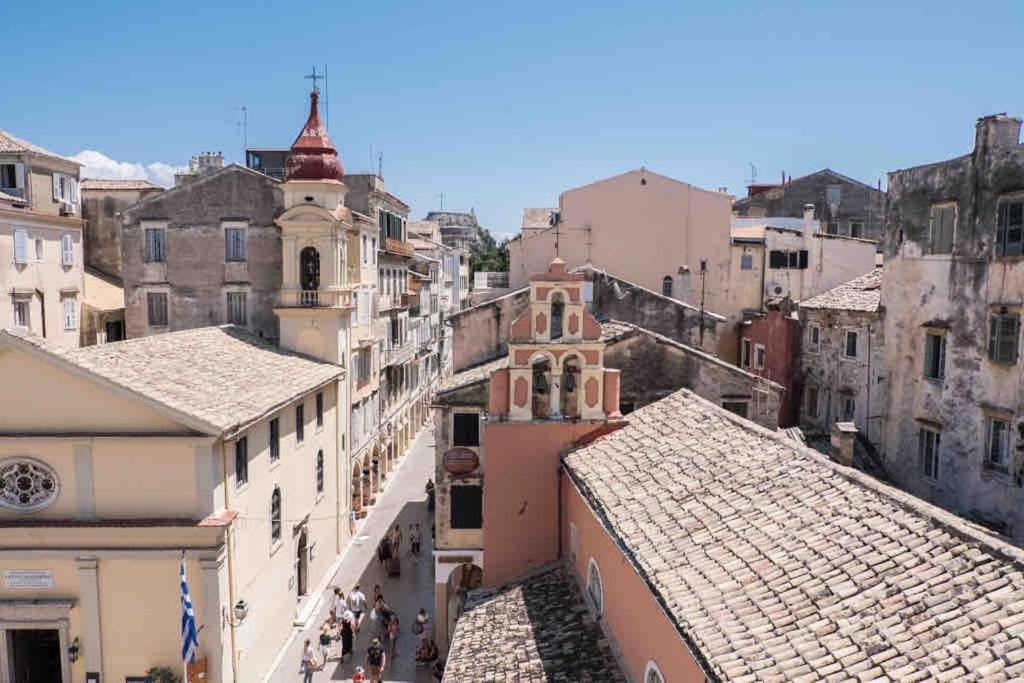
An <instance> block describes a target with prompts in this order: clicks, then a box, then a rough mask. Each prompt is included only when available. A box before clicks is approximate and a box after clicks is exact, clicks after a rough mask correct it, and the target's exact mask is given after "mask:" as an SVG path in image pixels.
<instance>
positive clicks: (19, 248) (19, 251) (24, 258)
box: [14, 230, 28, 263]
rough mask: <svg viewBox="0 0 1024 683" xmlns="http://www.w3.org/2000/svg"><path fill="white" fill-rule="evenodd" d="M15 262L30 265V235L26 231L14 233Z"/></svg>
mask: <svg viewBox="0 0 1024 683" xmlns="http://www.w3.org/2000/svg"><path fill="white" fill-rule="evenodd" d="M14 262H15V263H28V234H27V233H26V232H25V231H24V230H15V231H14Z"/></svg>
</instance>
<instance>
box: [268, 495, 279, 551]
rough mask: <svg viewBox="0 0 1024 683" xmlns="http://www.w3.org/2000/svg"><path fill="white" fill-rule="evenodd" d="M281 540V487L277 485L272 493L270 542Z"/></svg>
mask: <svg viewBox="0 0 1024 683" xmlns="http://www.w3.org/2000/svg"><path fill="white" fill-rule="evenodd" d="M280 540H281V487H279V486H275V487H274V492H273V493H271V494H270V542H271V543H277V542H278V541H280Z"/></svg>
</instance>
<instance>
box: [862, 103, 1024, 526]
mask: <svg viewBox="0 0 1024 683" xmlns="http://www.w3.org/2000/svg"><path fill="white" fill-rule="evenodd" d="M1020 128H1021V120H1020V119H1018V118H1012V117H1008V116H1006V115H1005V114H1000V115H996V116H986V117H984V118H981V119H979V120H978V122H977V124H976V127H975V143H974V149H973V151H971V152H970V153H968V154H965V155H963V156H960V157H957V158H955V159H951V160H949V161H942V162H939V163H934V164H928V165H925V166H917V167H913V168H907V169H902V170H899V171H894V172H892V173H890V174H889V198H888V212H887V223H888V230H887V233H886V239H885V257H886V259H885V260H886V267H885V270H886V274H885V280H884V283H883V287H882V305H883V306H884V307H885V309H886V318H885V336H886V352H885V364H886V366H887V368H888V370H889V373H890V380H889V385H890V387H889V397H890V402H889V405H890V409H889V416H888V420H887V428H886V432H885V451H886V456H887V459H888V466H889V469H890V471H891V474H892V476H893V477H894V478H895V480H896V481H897V482H898V483H899V484H900V485H901V486H903V487H904V488H906V489H908V490H909V491H911V492H913V493H914V494H916V495H918V496H921V497H922V498H925V499H927V500H930V501H932V502H934V503H936V504H939V505H942V506H944V507H947V508H950V509H952V510H954V511H956V512H958V513H959V514H961V515H964V516H966V517H968V518H971V519H973V520H975V521H978V522H981V523H983V524H986V525H988V526H989V527H991V528H993V529H995V530H998V531H1001V532H1003V533H1005V534H1007V535H1009V536H1012V537H1013V538H1014V539H1015V540H1017V541H1018V542H1019V541H1022V540H1024V489H1022V485H1024V453H1022V449H1024V419H1022V413H1024V406H1022V403H1024V381H1022V380H1024V373H1022V370H1021V354H1020V343H1021V342H1020V339H1021V324H1020V323H1021V312H1022V310H1024V261H1022V260H1021V256H1022V254H1024V146H1022V145H1021V144H1020Z"/></svg>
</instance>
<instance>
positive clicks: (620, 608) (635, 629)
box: [485, 475, 707, 683]
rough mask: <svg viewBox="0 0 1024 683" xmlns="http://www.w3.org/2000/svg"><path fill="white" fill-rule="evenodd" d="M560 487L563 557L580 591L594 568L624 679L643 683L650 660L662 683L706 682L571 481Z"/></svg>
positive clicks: (605, 620)
mask: <svg viewBox="0 0 1024 683" xmlns="http://www.w3.org/2000/svg"><path fill="white" fill-rule="evenodd" d="M561 482H562V484H561V496H562V514H563V520H564V521H563V523H562V529H561V534H562V556H563V557H564V558H566V560H567V561H568V562H569V564H570V566H571V567H572V568H573V569H575V571H576V574H577V576H578V577H580V583H581V585H583V586H586V577H587V571H588V567H589V563H590V558H594V561H595V562H596V563H597V567H598V570H599V571H600V574H601V583H602V585H603V596H604V610H603V615H602V617H601V620H602V622H603V625H604V628H605V631H606V632H608V633H609V634H610V635H611V637H612V640H613V641H614V643H615V645H616V646H617V648H618V655H619V657H620V662H621V663H622V665H623V667H624V668H625V670H626V673H627V675H628V677H629V680H633V681H643V680H644V672H645V670H646V668H647V663H648V662H649V661H651V660H653V661H654V662H655V663H656V664H657V665H658V668H659V669H660V670H661V673H662V675H663V676H664V677H665V680H666V681H671V682H672V683H683V682H687V681H693V682H694V683H703V681H705V680H707V677H706V676H705V675H704V672H703V671H702V670H701V668H700V666H699V665H698V664H697V661H696V660H695V659H694V657H693V655H692V654H690V650H689V648H688V647H687V645H686V643H685V642H684V641H683V639H682V637H681V636H680V635H679V632H678V631H677V630H676V627H675V625H674V624H673V623H672V622H671V621H670V620H669V618H668V616H666V614H665V612H664V611H663V610H662V609H661V606H660V605H659V604H658V602H657V601H656V600H655V598H654V595H653V594H652V593H651V590H650V588H649V587H648V586H647V584H646V583H645V582H644V580H643V579H641V578H640V575H639V574H637V573H636V570H635V569H634V568H633V565H631V564H630V563H629V561H628V560H627V559H626V557H625V556H624V555H623V554H622V552H621V551H620V550H619V548H618V547H617V546H616V545H615V543H614V542H613V541H612V539H611V537H610V536H609V535H608V532H607V531H606V530H605V528H604V527H603V526H602V525H601V522H600V521H599V520H598V519H597V517H595V516H594V513H593V511H592V510H591V509H590V506H589V505H588V504H587V501H586V500H585V499H584V498H583V496H582V495H581V494H580V492H579V490H578V489H577V488H576V486H575V484H573V482H572V480H571V479H570V478H569V477H568V476H567V475H565V476H562V478H561ZM570 523H572V524H574V525H575V526H576V539H577V543H576V557H575V559H573V558H572V557H571V550H572V546H571V539H570V533H569V524H570ZM485 573H486V572H485Z"/></svg>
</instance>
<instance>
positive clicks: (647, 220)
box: [509, 168, 742, 359]
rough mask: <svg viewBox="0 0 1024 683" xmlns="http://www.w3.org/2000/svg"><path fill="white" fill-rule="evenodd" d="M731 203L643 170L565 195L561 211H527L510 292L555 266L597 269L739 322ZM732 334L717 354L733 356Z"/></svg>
mask: <svg viewBox="0 0 1024 683" xmlns="http://www.w3.org/2000/svg"><path fill="white" fill-rule="evenodd" d="M731 202H732V197H731V196H730V195H727V194H725V193H722V192H712V191H709V190H703V189H701V188H699V187H695V186H693V185H690V184H688V183H685V182H682V181H679V180H675V179H673V178H669V177H666V176H663V175H660V174H658V173H654V172H652V171H649V170H647V169H644V168H640V169H637V170H633V171H628V172H626V173H623V174H621V175H617V176H613V177H611V178H605V179H603V180H598V181H596V182H593V183H591V184H589V185H584V186H582V187H577V188H573V189H571V190H566V191H565V192H563V193H562V194H561V195H560V196H559V201H558V208H552V209H525V210H524V212H523V226H522V232H521V233H520V235H519V236H518V237H516V238H515V239H513V240H512V242H511V243H510V244H509V286H510V287H511V288H512V289H519V288H521V287H524V286H525V285H526V283H527V281H528V279H529V276H530V275H531V274H532V273H537V272H543V271H544V270H545V269H546V268H547V266H548V264H549V263H550V262H551V260H552V259H553V258H555V257H556V256H558V257H559V258H561V259H563V260H564V261H565V262H566V263H567V264H568V266H569V268H570V269H572V268H576V267H579V266H583V265H585V264H588V263H589V264H592V265H594V266H595V267H596V268H600V269H603V270H606V271H608V272H609V273H610V274H612V275H614V276H616V277H620V278H623V279H625V280H628V281H631V282H635V283H636V284H639V285H641V286H643V287H646V288H647V289H650V290H653V291H655V292H661V293H662V294H664V295H665V296H668V297H671V298H674V299H677V300H680V301H684V302H686V303H688V304H692V305H693V306H695V307H698V308H702V309H703V310H706V311H713V312H714V313H717V314H721V315H724V316H726V317H727V318H729V319H730V321H733V322H736V321H738V320H739V318H740V315H741V311H742V308H741V307H738V306H737V305H736V303H735V301H734V299H733V297H732V295H731V287H732V280H731V275H732V273H731V251H730V229H731V225H730V222H731V206H732V204H731ZM732 327H734V325H730V326H729V328H730V329H729V330H727V332H726V334H725V335H723V336H722V338H721V339H720V344H719V349H718V352H719V354H720V355H722V356H723V357H724V358H728V359H733V358H734V357H735V356H736V347H737V342H736V335H735V332H734V331H733V330H732V329H731V328H732Z"/></svg>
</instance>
